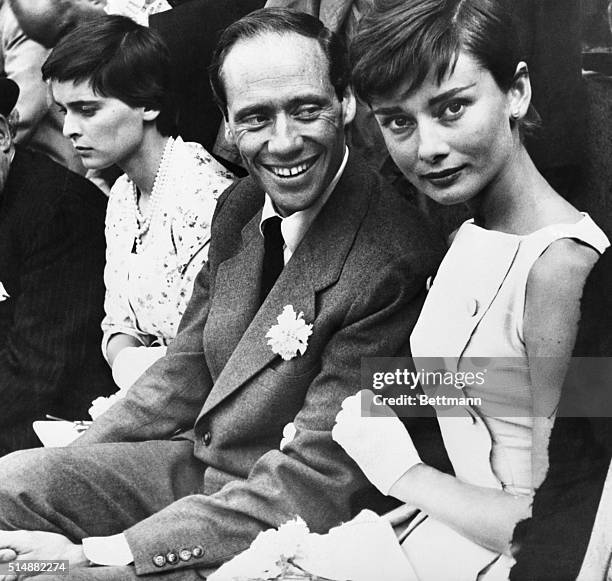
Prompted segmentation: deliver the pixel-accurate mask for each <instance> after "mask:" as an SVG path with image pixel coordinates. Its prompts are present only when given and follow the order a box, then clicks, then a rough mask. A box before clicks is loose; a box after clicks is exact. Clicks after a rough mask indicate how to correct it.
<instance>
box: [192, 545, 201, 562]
mask: <svg viewBox="0 0 612 581" xmlns="http://www.w3.org/2000/svg"><path fill="white" fill-rule="evenodd" d="M191 554H192V555H193V556H194V557H195V558H196V559H198V558H199V557H201V556H202V555H203V554H204V549H203V548H202V547H200V546H199V545H198V546H197V547H194V548H193V549H192V550H191Z"/></svg>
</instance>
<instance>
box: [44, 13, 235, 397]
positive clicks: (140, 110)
mask: <svg viewBox="0 0 612 581" xmlns="http://www.w3.org/2000/svg"><path fill="white" fill-rule="evenodd" d="M43 76H44V78H45V79H49V80H50V83H51V89H52V93H53V96H54V98H55V100H56V101H57V102H58V103H59V104H60V106H61V107H62V109H64V110H65V115H66V116H65V119H64V134H65V135H66V136H67V137H69V138H70V139H71V141H72V143H73V144H74V146H75V148H76V150H77V151H78V152H79V154H80V155H81V158H82V160H83V164H84V165H85V167H87V168H88V169H103V168H106V167H109V166H110V165H113V164H116V165H117V166H119V167H120V168H121V169H122V170H123V171H124V172H125V175H123V176H121V177H120V178H119V179H118V180H117V182H116V183H115V185H114V186H113V188H112V190H111V196H110V201H109V205H108V213H107V217H106V241H107V254H106V269H105V274H104V280H105V283H106V299H105V301H104V307H105V311H106V316H105V317H104V320H103V321H102V329H103V331H104V338H103V341H102V351H103V353H104V356H105V357H106V359H107V360H108V362H109V363H110V365H111V366H112V368H113V377H114V378H115V381H116V383H117V385H118V386H119V387H120V388H128V387H129V386H130V385H131V384H132V383H133V382H134V380H136V379H137V378H138V377H139V376H140V375H141V373H142V372H143V371H144V370H145V369H147V368H148V367H149V366H150V365H151V364H152V363H153V362H154V361H155V360H157V359H158V358H159V357H161V356H162V355H164V354H165V352H166V345H167V344H168V343H169V342H171V341H172V340H173V339H174V337H175V335H176V330H177V327H178V323H179V320H180V318H181V316H182V315H183V312H184V311H185V307H186V305H187V302H188V301H189V298H190V297H191V292H192V288H193V281H194V278H195V276H196V274H197V273H198V272H199V271H200V270H201V268H202V266H203V265H204V263H205V262H206V259H207V256H208V243H209V240H210V222H211V219H212V215H213V212H214V209H215V204H216V199H217V197H218V196H219V195H220V194H221V193H222V192H223V190H225V189H226V187H227V186H229V185H230V183H231V180H232V177H233V176H231V175H230V174H229V173H228V172H227V171H226V170H225V169H224V168H223V167H222V166H221V165H220V164H219V163H218V162H217V161H215V160H214V159H213V158H212V157H211V156H210V155H209V154H208V153H207V152H206V150H205V149H204V148H203V147H202V146H201V145H199V144H197V143H185V142H184V141H183V140H182V139H181V138H180V137H172V136H173V135H176V125H175V118H176V114H175V107H174V101H173V98H172V95H171V91H170V60H169V55H168V50H167V48H166V46H165V45H164V43H163V41H162V40H161V38H160V37H159V36H158V35H157V34H156V33H154V32H153V31H151V30H149V29H147V28H145V27H144V26H141V25H139V24H137V23H136V22H134V21H133V20H131V19H129V18H127V17H125V16H106V15H105V16H99V17H97V18H95V19H92V20H90V21H88V22H87V23H84V24H83V25H79V26H77V27H76V28H75V29H74V31H73V32H71V33H69V34H68V35H66V36H65V37H64V38H63V39H62V40H61V41H60V42H59V43H58V44H57V46H56V47H55V48H54V49H53V51H52V52H51V55H50V56H49V58H48V60H47V62H46V63H45V65H44V66H43Z"/></svg>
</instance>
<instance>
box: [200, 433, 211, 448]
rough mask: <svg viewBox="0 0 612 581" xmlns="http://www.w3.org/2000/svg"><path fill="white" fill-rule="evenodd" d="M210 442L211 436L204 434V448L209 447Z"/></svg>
mask: <svg viewBox="0 0 612 581" xmlns="http://www.w3.org/2000/svg"><path fill="white" fill-rule="evenodd" d="M211 440H212V434H211V433H210V432H206V433H204V434H203V435H202V444H204V445H205V446H210V441H211Z"/></svg>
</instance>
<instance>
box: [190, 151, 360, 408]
mask: <svg viewBox="0 0 612 581" xmlns="http://www.w3.org/2000/svg"><path fill="white" fill-rule="evenodd" d="M355 166H356V163H355V162H353V163H351V159H349V163H348V164H347V167H346V169H345V171H344V174H343V176H342V178H341V179H340V181H339V183H338V185H337V186H336V189H335V191H334V192H333V194H332V195H331V196H330V198H329V200H328V201H327V203H326V204H325V206H324V207H323V209H322V210H321V212H320V213H319V215H318V216H317V218H316V219H315V221H314V223H313V224H312V226H311V227H310V229H309V230H308V232H307V233H306V234H305V236H304V238H303V240H302V242H301V243H300V245H299V246H298V248H297V249H296V251H295V252H294V254H293V256H292V257H291V260H290V261H289V262H288V263H287V265H286V266H285V268H284V269H283V271H282V273H281V275H280V277H279V278H278V280H277V282H276V284H275V285H274V287H273V288H272V290H271V291H270V294H269V295H268V296H267V298H266V300H265V302H264V303H263V304H262V305H261V308H259V310H257V302H258V296H259V283H260V278H261V262H262V260H263V238H262V237H261V235H260V233H259V219H260V217H261V212H258V213H257V215H256V216H255V218H254V219H253V220H254V221H255V222H253V221H251V222H252V223H250V224H249V225H247V227H245V231H246V230H247V228H249V234H248V236H253V237H252V238H251V239H250V242H249V244H248V245H247V246H246V247H245V249H244V250H243V251H242V252H241V253H240V254H239V255H237V256H236V257H235V259H230V260H227V261H225V262H224V263H223V264H222V265H221V266H220V267H219V271H218V275H217V281H218V282H217V287H216V288H215V299H214V300H213V307H212V310H211V316H212V315H213V314H214V316H215V318H217V319H220V317H219V315H218V313H219V312H221V311H222V310H226V311H227V312H228V313H229V315H230V316H233V317H236V318H237V319H238V320H239V322H236V323H233V324H232V327H231V343H230V342H228V343H227V344H224V345H223V346H221V345H220V344H219V339H220V338H219V337H217V338H216V342H215V345H216V347H215V349H217V350H222V351H223V353H225V354H226V355H227V357H228V358H227V359H225V361H227V363H226V364H225V365H224V367H223V369H222V370H221V372H220V374H219V376H218V377H217V380H216V381H215V385H214V387H213V389H212V391H211V392H210V394H209V396H208V398H207V400H206V402H205V404H204V407H203V409H202V412H201V414H200V417H201V416H202V415H204V414H205V413H207V412H209V411H210V410H211V409H212V408H213V407H215V406H216V405H217V404H219V403H220V402H221V401H222V400H223V399H225V398H226V397H228V396H229V395H231V394H232V393H233V392H234V391H235V390H236V389H238V388H239V387H240V386H241V385H243V384H244V383H245V382H247V381H248V380H249V379H250V378H251V377H253V376H254V375H255V374H256V373H258V372H259V371H261V370H262V369H263V368H264V367H265V366H266V365H268V364H269V363H270V362H272V361H273V360H274V359H276V358H278V357H279V356H278V355H276V354H275V353H273V352H272V349H271V348H270V346H269V345H268V344H267V341H268V340H267V339H266V333H267V332H268V331H269V330H270V327H272V326H273V325H275V324H276V323H277V317H278V316H279V315H280V314H281V313H282V311H283V308H284V307H285V306H286V305H292V306H293V308H294V309H295V311H296V312H298V313H299V312H300V311H301V312H303V313H304V320H305V321H306V322H307V323H313V322H315V318H316V315H317V313H316V312H315V299H316V293H317V292H319V291H321V290H322V289H324V288H326V287H328V286H330V285H331V284H333V283H334V282H335V281H336V280H337V279H338V277H339V276H340V273H341V272H342V268H343V266H344V263H345V261H346V257H347V254H348V253H349V251H350V249H351V247H352V245H353V242H354V239H355V236H356V234H357V232H358V230H359V226H360V225H361V222H362V221H363V218H364V216H365V214H366V212H367V209H368V207H369V205H370V203H371V200H370V196H368V195H366V191H367V192H369V191H370V188H368V187H367V185H365V184H364V183H363V177H362V176H361V175H360V173H361V172H359V171H358V170H357V169H356V167H355ZM359 192H361V194H360V193H359ZM253 229H255V234H254V235H252V230H253ZM245 231H243V234H244V232H245ZM249 247H253V248H249ZM255 248H256V249H257V250H255ZM222 267H223V269H222ZM219 275H222V278H221V279H219ZM241 283H246V284H241ZM238 287H241V288H240V289H239V290H238ZM224 293H229V294H228V295H225V294H224ZM217 303H219V305H217ZM241 305H242V306H243V307H244V311H235V309H236V308H240V306H241ZM224 318H225V317H224ZM249 321H250V324H249ZM218 323H219V321H217V322H216V323H215V328H216V327H217V326H218ZM228 324H229V322H228ZM243 327H244V330H243V333H242V334H241V336H240V337H237V334H238V333H240V330H241V329H243ZM208 331H209V329H208V325H207V331H206V332H207V333H208ZM313 332H316V324H315V327H314V329H313ZM226 336H227V334H226ZM211 341H215V338H214V337H212V338H211ZM234 341H236V343H237V344H236V343H234ZM228 351H231V354H228ZM298 356H299V355H298Z"/></svg>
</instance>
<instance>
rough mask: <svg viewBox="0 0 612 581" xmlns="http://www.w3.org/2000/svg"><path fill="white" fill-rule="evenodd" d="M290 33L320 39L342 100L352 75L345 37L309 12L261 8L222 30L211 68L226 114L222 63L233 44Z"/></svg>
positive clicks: (216, 96)
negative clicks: (259, 37)
mask: <svg viewBox="0 0 612 581" xmlns="http://www.w3.org/2000/svg"><path fill="white" fill-rule="evenodd" d="M288 33H294V34H299V35H301V36H305V37H306V38H313V39H315V40H316V41H317V42H318V43H319V46H320V47H321V49H322V50H323V53H324V54H325V57H326V58H327V62H328V65H329V79H330V81H331V84H332V86H333V87H334V90H335V92H336V95H337V97H338V99H339V100H340V101H342V99H343V98H344V91H345V90H346V88H347V86H348V84H349V79H350V69H349V61H348V54H347V49H346V45H345V44H344V41H343V40H342V38H341V37H340V36H339V35H337V34H335V33H334V32H332V31H331V30H329V29H327V28H325V26H324V25H323V23H322V22H321V21H320V20H319V19H318V18H315V17H314V16H311V15H310V14H306V13H304V12H296V11H294V10H288V9H285V8H261V9H260V10H255V11H254V12H251V13H250V14H248V15H247V16H244V17H243V18H241V19H240V20H237V21H236V22H234V23H233V24H230V26H228V27H227V28H226V29H225V30H224V31H223V32H222V34H221V36H220V37H219V41H218V42H217V46H216V48H215V52H214V54H213V58H212V61H211V65H210V67H209V69H208V72H209V75H210V84H211V87H212V91H213V95H214V97H215V101H216V102H217V104H218V105H219V107H220V108H221V111H223V115H224V116H225V117H226V118H227V95H226V92H225V86H224V84H223V63H224V62H225V58H226V57H227V55H228V54H229V52H230V51H231V49H232V47H233V46H234V45H235V44H237V43H238V42H239V41H241V40H245V39H249V38H255V37H257V36H261V35H263V34H278V35H283V34H288Z"/></svg>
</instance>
